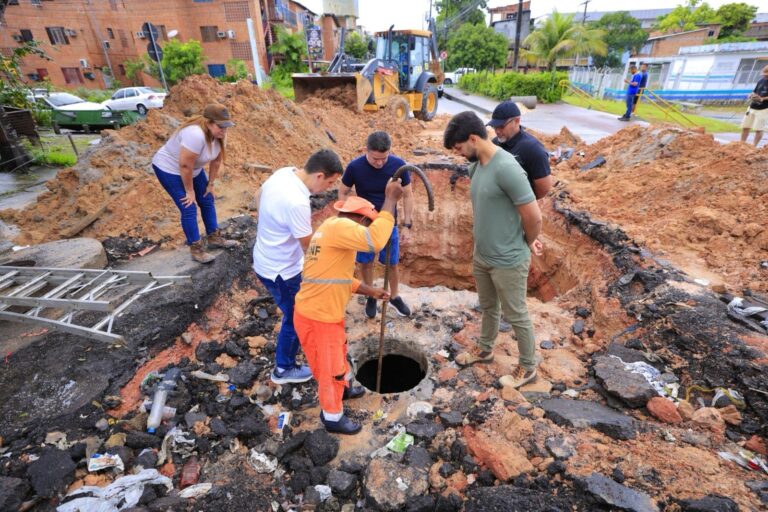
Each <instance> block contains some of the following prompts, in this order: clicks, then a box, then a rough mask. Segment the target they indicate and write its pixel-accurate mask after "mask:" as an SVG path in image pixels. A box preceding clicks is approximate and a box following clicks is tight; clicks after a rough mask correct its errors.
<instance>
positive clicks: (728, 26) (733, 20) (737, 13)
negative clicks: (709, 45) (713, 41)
mask: <svg viewBox="0 0 768 512" xmlns="http://www.w3.org/2000/svg"><path fill="white" fill-rule="evenodd" d="M756 13H757V7H755V6H753V5H749V4H745V3H744V2H739V3H732V4H724V5H721V6H720V8H719V9H718V10H717V17H718V19H719V21H720V23H721V24H722V25H721V27H720V34H719V35H718V37H717V38H718V39H726V38H732V37H739V36H741V35H742V34H743V33H744V32H746V31H747V30H748V29H749V24H750V23H751V22H752V20H753V19H755V14H756Z"/></svg>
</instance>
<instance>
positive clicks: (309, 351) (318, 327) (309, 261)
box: [293, 180, 403, 434]
mask: <svg viewBox="0 0 768 512" xmlns="http://www.w3.org/2000/svg"><path fill="white" fill-rule="evenodd" d="M402 195H403V187H402V185H401V183H400V181H399V180H398V181H390V183H389V184H387V188H386V190H385V199H384V205H383V206H382V208H381V211H379V212H377V211H376V209H375V208H374V206H373V204H371V203H370V202H369V201H366V200H365V199H363V198H361V197H358V196H351V197H348V198H347V199H346V200H344V201H337V202H336V203H335V204H334V205H333V207H334V208H335V209H336V210H337V211H338V212H339V213H338V215H337V216H336V217H331V218H330V219H328V220H326V221H325V222H323V223H322V224H321V225H320V227H319V228H318V229H317V231H316V232H315V234H314V235H313V236H312V239H311V240H310V242H309V248H308V249H307V253H306V255H305V257H304V274H303V276H304V277H303V279H302V283H301V289H300V290H299V293H298V294H297V295H296V306H295V312H294V316H293V324H294V327H295V328H296V332H297V334H298V335H299V342H300V343H301V348H302V349H303V350H304V355H305V356H306V358H307V361H308V362H309V367H310V369H311V370H312V375H313V376H314V377H315V380H317V394H318V397H319V399H320V407H321V408H322V412H321V413H320V421H321V422H322V423H323V425H325V429H326V430H327V431H329V432H336V433H339V434H356V433H357V432H359V431H360V429H361V428H362V426H361V425H360V424H359V423H356V422H354V421H352V420H350V419H349V418H347V417H346V416H344V407H343V405H342V400H343V399H344V398H357V397H359V396H362V395H363V394H364V393H365V389H364V388H361V387H354V388H353V387H350V382H349V379H348V377H347V374H348V373H349V370H350V369H349V366H348V364H347V338H346V334H345V332H344V311H345V309H346V307H347V302H349V297H350V296H351V294H353V293H359V294H360V295H367V296H369V297H374V298H376V299H382V300H384V299H388V298H389V294H388V293H387V291H386V290H383V289H381V288H374V287H372V286H368V285H366V284H365V283H361V282H360V281H359V280H357V279H355V278H354V277H353V275H354V271H355V255H356V254H357V252H358V251H367V252H378V251H380V250H381V249H382V248H383V247H384V246H385V245H386V243H387V240H389V237H390V235H391V234H392V228H393V227H394V224H395V216H394V214H395V208H397V201H398V200H399V199H400V197H401V196H402Z"/></svg>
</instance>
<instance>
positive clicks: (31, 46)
mask: <svg viewBox="0 0 768 512" xmlns="http://www.w3.org/2000/svg"><path fill="white" fill-rule="evenodd" d="M27 55H34V56H35V57H41V58H43V59H47V60H51V59H50V57H48V55H46V53H45V52H44V51H43V50H42V49H41V48H40V44H39V43H38V42H37V41H34V40H33V41H27V42H25V43H24V44H22V45H21V46H17V47H16V48H14V49H13V51H12V52H11V55H10V56H8V57H5V56H3V55H0V104H2V105H11V106H13V107H18V108H29V107H31V106H32V105H31V103H30V101H29V97H28V96H27V94H28V91H29V88H28V87H29V86H28V85H27V83H26V80H25V78H24V75H22V73H21V69H20V66H21V60H22V59H23V58H24V57H26V56H27Z"/></svg>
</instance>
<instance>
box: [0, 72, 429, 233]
mask: <svg viewBox="0 0 768 512" xmlns="http://www.w3.org/2000/svg"><path fill="white" fill-rule="evenodd" d="M214 101H215V102H219V103H222V104H224V105H226V106H227V107H228V108H229V110H230V113H231V114H232V117H233V119H234V120H235V122H236V123H237V125H236V126H235V127H233V128H231V129H230V130H229V133H228V134H227V148H226V163H225V165H224V167H223V171H222V174H221V176H220V179H219V180H218V181H217V183H216V198H217V210H218V214H219V217H220V218H225V217H229V216H232V215H236V214H239V213H245V212H247V211H248V204H249V203H250V201H251V200H252V199H253V194H254V193H255V191H256V190H257V189H258V187H259V186H260V184H261V183H262V182H263V181H264V180H265V179H266V178H267V177H268V176H269V174H270V173H271V171H272V170H274V169H276V168H279V167H284V166H301V165H303V163H304V162H305V161H306V159H307V158H308V157H309V155H310V154H312V153H313V152H314V151H317V150H318V149H321V148H330V149H333V150H334V151H336V152H337V153H338V154H339V156H340V157H341V158H342V161H344V162H348V161H349V160H351V159H352V158H354V157H356V156H358V155H359V154H361V153H362V151H363V150H364V148H365V138H366V137H367V135H368V133H370V132H372V131H375V130H386V131H387V132H389V133H390V135H391V136H392V140H393V152H395V153H396V154H399V153H408V152H409V151H410V149H411V148H412V147H413V146H414V145H415V144H417V142H415V141H414V137H413V135H414V134H417V133H419V132H421V131H422V130H423V129H424V124H423V123H421V122H420V121H416V120H410V121H407V122H405V123H398V122H396V121H395V120H394V119H393V118H392V117H391V116H389V115H388V114H386V113H384V112H382V113H379V114H366V115H360V114H357V113H355V112H353V111H351V110H349V109H347V108H344V107H342V106H340V105H337V104H335V103H331V102H327V101H323V100H321V99H317V98H311V99H309V100H308V101H306V102H304V103H302V104H301V105H300V106H299V105H295V104H294V103H293V102H292V101H289V100H286V99H284V98H283V97H282V96H280V95H279V94H278V93H277V92H275V91H273V90H263V89H259V88H258V87H254V86H253V85H252V84H251V83H249V82H245V81H241V82H238V83H236V84H223V83H220V82H218V81H216V80H214V79H212V78H210V77H207V76H193V77H190V78H188V79H186V80H185V81H183V82H182V83H181V84H179V85H177V86H175V87H173V88H172V89H171V91H170V96H169V97H168V98H167V99H166V102H165V106H164V108H163V109H162V110H151V111H150V112H149V115H148V116H147V118H146V119H145V120H142V121H140V122H138V123H136V124H134V125H132V126H128V127H125V128H123V129H121V130H117V131H106V132H104V135H103V137H102V142H101V143H100V144H99V145H98V146H96V147H94V148H92V149H90V150H89V151H88V153H87V154H86V155H85V156H84V157H83V158H82V159H81V161H80V162H79V163H78V164H77V165H76V166H74V167H72V168H71V169H67V170H63V171H61V172H59V174H58V176H57V177H56V178H55V179H53V180H51V181H49V182H48V183H47V187H48V191H47V192H44V193H43V194H42V195H40V197H39V198H38V200H37V202H36V203H35V204H33V205H31V206H29V207H28V208H26V209H24V210H22V211H17V210H10V209H9V210H4V211H1V212H0V219H2V220H3V221H4V222H6V223H8V224H12V225H15V226H17V227H18V228H19V229H20V234H19V236H18V237H17V238H16V240H15V242H16V243H19V244H31V243H39V242H43V241H49V240H55V239H58V238H66V237H70V236H74V235H76V234H84V235H87V236H89V237H93V238H98V239H104V238H107V237H116V236H121V235H122V236H129V237H136V238H147V239H150V240H154V241H160V242H166V245H174V244H178V243H179V242H180V241H181V240H182V237H181V228H180V226H179V223H178V212H177V210H176V207H175V206H174V205H173V204H172V202H171V201H170V199H169V198H168V197H167V195H166V193H165V191H164V190H163V189H162V188H161V187H160V185H159V183H158V182H157V180H156V178H155V177H154V174H153V172H152V168H151V159H152V156H153V155H154V153H155V152H156V151H157V150H158V149H159V148H160V146H162V144H164V143H165V141H166V140H167V139H168V136H169V135H170V134H171V133H172V132H173V131H174V130H175V129H176V128H177V127H178V126H179V124H180V123H181V122H182V121H183V120H184V119H185V118H186V117H188V116H192V115H196V114H199V113H200V112H202V109H203V108H204V106H205V105H206V104H207V103H210V102H214ZM89 221H90V222H89Z"/></svg>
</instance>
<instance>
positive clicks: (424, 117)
mask: <svg viewBox="0 0 768 512" xmlns="http://www.w3.org/2000/svg"><path fill="white" fill-rule="evenodd" d="M438 98H439V95H438V93H437V87H435V84H432V83H428V84H427V85H426V86H425V87H424V92H423V93H422V100H421V110H419V111H416V112H414V113H413V115H414V117H416V119H419V120H421V121H431V120H433V119H434V118H435V115H437V99H438Z"/></svg>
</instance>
